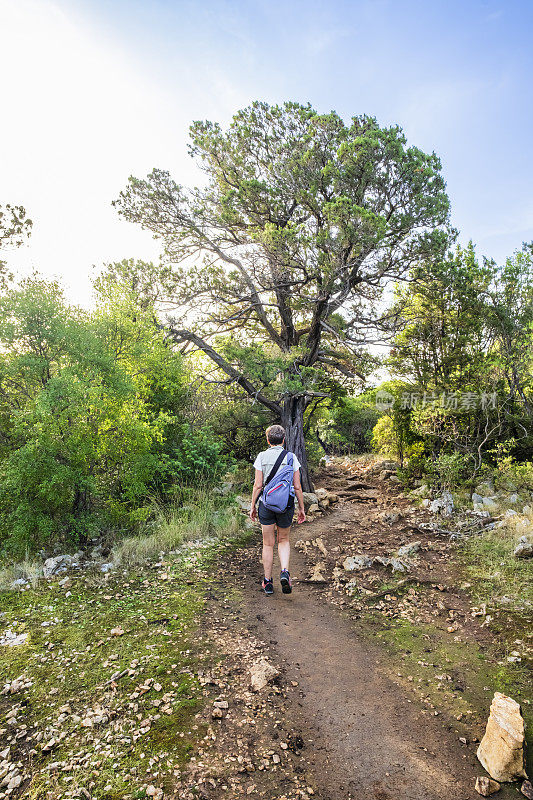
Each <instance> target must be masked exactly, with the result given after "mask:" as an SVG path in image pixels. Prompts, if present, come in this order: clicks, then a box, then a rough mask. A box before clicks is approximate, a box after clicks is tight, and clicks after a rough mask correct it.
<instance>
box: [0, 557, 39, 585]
mask: <svg viewBox="0 0 533 800" xmlns="http://www.w3.org/2000/svg"><path fill="white" fill-rule="evenodd" d="M42 574H43V565H42V563H41V562H40V561H31V560H30V559H26V560H25V561H21V562H20V563H18V564H9V565H8V566H5V567H3V568H2V569H0V592H5V591H8V590H9V589H11V588H12V586H13V583H14V581H17V580H19V579H21V578H22V579H23V580H26V581H30V583H31V585H32V586H33V587H35V586H36V585H37V581H38V580H39V578H41V577H42Z"/></svg>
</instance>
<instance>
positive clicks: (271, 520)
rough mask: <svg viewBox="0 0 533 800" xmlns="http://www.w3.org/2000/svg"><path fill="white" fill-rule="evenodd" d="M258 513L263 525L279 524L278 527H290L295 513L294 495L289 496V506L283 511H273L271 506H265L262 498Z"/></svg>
mask: <svg viewBox="0 0 533 800" xmlns="http://www.w3.org/2000/svg"><path fill="white" fill-rule="evenodd" d="M257 514H258V516H259V522H260V523H261V525H277V526H278V528H290V527H291V525H292V518H293V515H294V497H290V498H289V504H288V506H287V508H286V509H285V511H282V512H281V513H279V512H276V511H271V510H270V509H269V508H265V507H264V505H263V501H262V500H260V501H259V506H258V508H257Z"/></svg>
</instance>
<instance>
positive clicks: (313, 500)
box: [302, 492, 318, 511]
mask: <svg viewBox="0 0 533 800" xmlns="http://www.w3.org/2000/svg"><path fill="white" fill-rule="evenodd" d="M302 494H303V498H304V508H305V510H306V511H307V509H308V508H309V506H312V505H318V497H317V496H316V494H315V493H314V492H302Z"/></svg>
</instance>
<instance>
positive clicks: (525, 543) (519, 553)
mask: <svg viewBox="0 0 533 800" xmlns="http://www.w3.org/2000/svg"><path fill="white" fill-rule="evenodd" d="M514 557H515V558H533V539H528V537H527V536H521V537H520V539H519V540H518V544H517V546H516V548H515V551H514Z"/></svg>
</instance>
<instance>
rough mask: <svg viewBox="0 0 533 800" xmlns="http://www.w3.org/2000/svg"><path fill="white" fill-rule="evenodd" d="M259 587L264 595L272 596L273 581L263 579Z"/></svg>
mask: <svg viewBox="0 0 533 800" xmlns="http://www.w3.org/2000/svg"><path fill="white" fill-rule="evenodd" d="M261 586H262V588H263V591H264V593H265V594H274V581H273V580H272V578H268V579H267V578H263V583H262V584H261Z"/></svg>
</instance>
